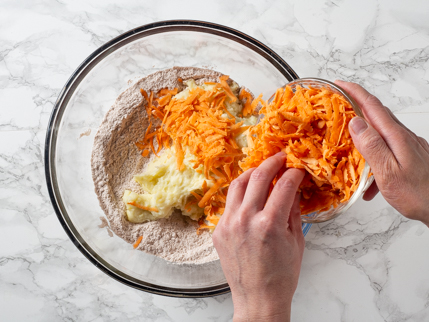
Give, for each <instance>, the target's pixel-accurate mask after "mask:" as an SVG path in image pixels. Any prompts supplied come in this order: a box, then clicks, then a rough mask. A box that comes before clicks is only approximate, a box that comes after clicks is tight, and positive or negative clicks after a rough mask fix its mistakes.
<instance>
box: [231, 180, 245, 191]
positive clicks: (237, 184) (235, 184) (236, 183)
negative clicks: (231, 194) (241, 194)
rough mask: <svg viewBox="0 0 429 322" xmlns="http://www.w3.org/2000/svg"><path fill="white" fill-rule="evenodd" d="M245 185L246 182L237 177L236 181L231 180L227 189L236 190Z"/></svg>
mask: <svg viewBox="0 0 429 322" xmlns="http://www.w3.org/2000/svg"><path fill="white" fill-rule="evenodd" d="M245 185H246V182H245V181H244V180H243V179H241V178H240V177H238V178H237V179H235V180H233V181H232V182H231V184H230V185H229V189H230V190H231V189H238V188H241V187H244V186H245Z"/></svg>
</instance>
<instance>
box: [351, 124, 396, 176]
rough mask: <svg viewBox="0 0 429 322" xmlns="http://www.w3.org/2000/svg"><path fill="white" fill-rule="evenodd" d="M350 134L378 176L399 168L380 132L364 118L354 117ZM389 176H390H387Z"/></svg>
mask: <svg viewBox="0 0 429 322" xmlns="http://www.w3.org/2000/svg"><path fill="white" fill-rule="evenodd" d="M349 130H350V134H351V136H352V139H353V143H354V144H355V146H356V148H357V149H358V151H359V152H360V153H361V154H362V156H363V157H364V158H365V160H366V161H368V163H369V165H370V166H371V169H372V171H373V172H374V174H375V175H376V178H377V176H382V177H383V176H384V177H386V174H387V173H386V171H393V170H395V169H397V167H398V162H397V160H396V158H395V156H394V154H393V153H392V151H391V150H390V149H389V147H388V146H387V144H386V142H385V141H384V139H383V138H382V137H381V136H380V134H379V133H378V132H377V131H376V130H375V129H374V128H373V127H372V126H371V125H369V124H368V123H367V122H366V121H365V120H364V119H363V118H361V117H359V116H357V117H354V118H353V119H352V120H351V121H350V123H349ZM387 177H388V176H387Z"/></svg>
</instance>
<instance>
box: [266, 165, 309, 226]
mask: <svg viewBox="0 0 429 322" xmlns="http://www.w3.org/2000/svg"><path fill="white" fill-rule="evenodd" d="M304 176H305V171H304V170H302V169H287V170H286V172H285V173H283V175H282V176H281V177H280V179H279V180H278V181H277V183H276V185H275V186H274V188H273V191H271V195H270V197H269V198H268V201H267V203H266V205H265V207H264V211H267V212H268V213H271V214H273V216H275V217H276V220H278V221H287V220H288V217H289V212H290V211H291V207H292V205H293V203H294V199H295V195H296V191H297V190H298V188H299V185H300V184H301V182H302V179H303V178H304Z"/></svg>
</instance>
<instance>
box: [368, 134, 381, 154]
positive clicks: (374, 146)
mask: <svg viewBox="0 0 429 322" xmlns="http://www.w3.org/2000/svg"><path fill="white" fill-rule="evenodd" d="M383 143H384V142H383V139H382V138H381V137H380V136H378V135H367V136H365V137H364V138H363V146H364V147H365V148H366V149H367V150H369V151H371V152H373V153H374V152H375V153H379V152H381V151H380V149H381V148H382V147H383ZM371 152H370V153H371Z"/></svg>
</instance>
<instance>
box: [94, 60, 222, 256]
mask: <svg viewBox="0 0 429 322" xmlns="http://www.w3.org/2000/svg"><path fill="white" fill-rule="evenodd" d="M221 75H222V74H220V73H218V72H215V71H212V70H208V69H201V68H193V67H173V68H171V69H167V70H163V71H159V72H156V73H154V74H151V75H149V76H147V77H144V78H142V79H140V80H139V81H137V82H135V83H134V84H133V85H132V86H131V87H129V88H128V89H127V90H125V91H124V92H123V93H122V94H120V95H119V97H118V98H117V100H116V101H115V103H114V104H113V106H112V108H111V109H110V110H109V111H108V112H107V114H106V116H105V118H104V120H103V122H102V123H101V125H100V127H99V129H98V132H97V134H96V136H95V139H94V146H93V151H92V158H91V168H92V177H93V180H94V184H95V192H96V194H97V196H98V199H99V201H100V206H101V208H102V209H103V211H104V213H105V214H106V216H107V219H108V220H109V223H110V228H111V230H112V231H113V232H114V233H115V234H116V235H117V236H119V237H121V238H122V239H124V240H125V241H127V242H128V243H130V244H133V243H134V242H135V241H136V240H137V238H138V237H140V236H143V239H142V242H141V243H140V244H139V246H138V248H137V249H139V250H142V251H145V252H147V253H150V254H153V255H156V256H159V257H162V258H164V259H166V260H169V261H172V262H175V263H193V264H201V263H206V262H210V261H213V260H217V259H218V258H219V257H218V255H217V252H216V250H215V248H214V246H213V242H212V238H211V234H210V233H209V232H207V231H203V232H202V233H201V234H200V235H197V233H196V229H197V227H198V224H197V223H196V222H195V221H193V220H191V219H189V218H188V217H185V216H182V215H181V214H180V212H175V213H173V215H171V216H170V217H169V218H166V219H161V220H158V221H152V222H147V223H142V224H134V223H130V222H129V221H127V220H126V218H125V205H124V204H123V201H122V195H123V193H124V190H125V189H129V190H132V191H134V192H136V193H143V191H141V188H140V186H139V185H138V184H137V183H136V182H135V181H134V180H133V176H134V175H136V174H138V173H141V172H142V171H143V169H144V167H145V165H146V164H147V163H148V162H149V160H150V158H153V157H154V156H153V155H152V156H151V157H147V158H144V157H142V156H141V155H140V151H139V150H138V149H137V147H136V146H135V144H134V143H135V142H136V141H138V140H139V139H141V138H142V136H143V135H144V131H145V130H146V128H147V126H148V125H149V120H148V116H147V113H146V109H145V108H144V106H145V105H146V104H147V102H146V100H145V99H144V98H143V97H142V95H141V94H140V88H143V89H144V90H145V91H146V92H150V91H153V92H158V91H159V90H160V89H162V88H168V89H174V88H178V89H179V91H181V90H182V89H183V85H182V82H179V80H178V79H179V78H180V79H181V80H183V81H186V80H188V79H191V78H192V79H194V80H196V81H197V83H201V82H206V81H210V82H216V81H217V80H218V78H219V76H221ZM152 121H154V118H152Z"/></svg>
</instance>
